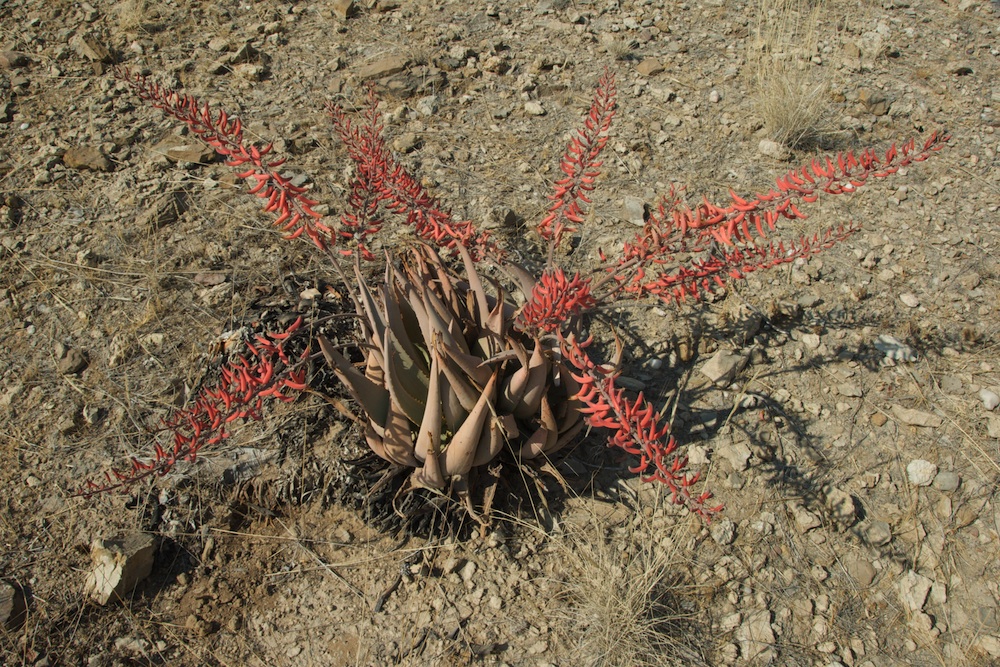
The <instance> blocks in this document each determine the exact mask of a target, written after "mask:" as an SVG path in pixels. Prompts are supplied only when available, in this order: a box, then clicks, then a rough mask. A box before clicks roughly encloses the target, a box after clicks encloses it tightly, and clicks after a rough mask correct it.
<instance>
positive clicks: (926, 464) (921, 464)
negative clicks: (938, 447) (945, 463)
mask: <svg viewBox="0 0 1000 667" xmlns="http://www.w3.org/2000/svg"><path fill="white" fill-rule="evenodd" d="M937 471H938V468H937V466H936V465H934V464H933V463H931V462H930V461H925V460H924V459H914V460H912V461H910V462H909V463H908V464H907V466H906V476H907V477H908V478H909V480H910V483H911V484H913V485H914V486H930V484H931V482H933V481H934V476H935V475H937Z"/></svg>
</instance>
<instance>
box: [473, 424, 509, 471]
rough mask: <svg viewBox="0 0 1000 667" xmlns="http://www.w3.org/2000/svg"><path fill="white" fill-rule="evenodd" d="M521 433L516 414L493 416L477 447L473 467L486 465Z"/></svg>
mask: <svg viewBox="0 0 1000 667" xmlns="http://www.w3.org/2000/svg"><path fill="white" fill-rule="evenodd" d="M518 435H519V431H518V428H517V420H516V419H514V415H502V416H497V417H493V418H492V419H491V421H490V426H489V430H488V431H486V432H484V433H483V435H482V437H481V438H480V439H479V445H478V447H477V448H476V458H475V459H473V461H472V467H476V466H481V465H486V464H487V463H489V462H490V461H492V460H493V459H495V458H496V457H497V456H499V455H500V452H501V451H503V446H504V444H506V443H507V442H510V441H511V440H513V439H514V438H516V437H517V436H518Z"/></svg>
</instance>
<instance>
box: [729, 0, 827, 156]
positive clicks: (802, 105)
mask: <svg viewBox="0 0 1000 667" xmlns="http://www.w3.org/2000/svg"><path fill="white" fill-rule="evenodd" d="M825 5H826V3H825V2H824V1H823V0H812V1H811V2H810V1H809V0H757V9H756V15H755V18H754V19H753V20H754V23H755V25H754V38H753V39H752V40H751V41H750V46H749V53H748V54H747V62H748V64H749V67H748V71H749V73H750V79H751V80H750V85H751V88H752V90H753V95H752V97H753V100H754V104H755V106H756V109H757V114H758V116H759V117H760V120H761V121H762V122H763V124H764V131H765V132H766V133H767V136H768V137H769V138H770V139H773V140H774V141H777V142H779V143H781V144H784V145H785V146H788V147H790V148H803V147H808V148H814V147H822V146H823V145H824V144H825V143H826V142H827V140H828V139H829V137H830V135H831V134H832V133H833V131H834V127H833V124H832V118H831V116H832V109H831V105H830V86H831V82H832V74H831V73H830V68H821V67H817V66H816V65H814V64H813V63H812V62H811V58H812V57H813V55H815V54H816V53H817V43H818V41H819V25H820V19H821V18H822V16H823V14H824V9H825Z"/></svg>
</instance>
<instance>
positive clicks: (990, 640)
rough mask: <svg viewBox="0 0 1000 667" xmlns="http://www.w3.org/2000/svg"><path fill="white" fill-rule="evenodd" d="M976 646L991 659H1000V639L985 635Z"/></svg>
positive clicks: (978, 640) (977, 641)
mask: <svg viewBox="0 0 1000 667" xmlns="http://www.w3.org/2000/svg"><path fill="white" fill-rule="evenodd" d="M976 646H977V647H978V648H979V649H981V650H982V651H983V652H984V653H988V654H989V656H990V657H991V658H1000V637H994V636H993V635H983V636H982V637H980V638H979V639H977V640H976Z"/></svg>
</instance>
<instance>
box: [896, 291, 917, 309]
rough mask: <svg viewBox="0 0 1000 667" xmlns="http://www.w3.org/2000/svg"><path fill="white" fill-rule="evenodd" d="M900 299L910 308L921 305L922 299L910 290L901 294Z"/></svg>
mask: <svg viewBox="0 0 1000 667" xmlns="http://www.w3.org/2000/svg"><path fill="white" fill-rule="evenodd" d="M899 300H900V301H902V302H903V304H904V305H906V306H908V307H910V308H916V307H917V306H919V305H920V299H918V298H917V297H916V296H914V295H913V294H910V293H909V292H904V293H903V294H900V295H899Z"/></svg>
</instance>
